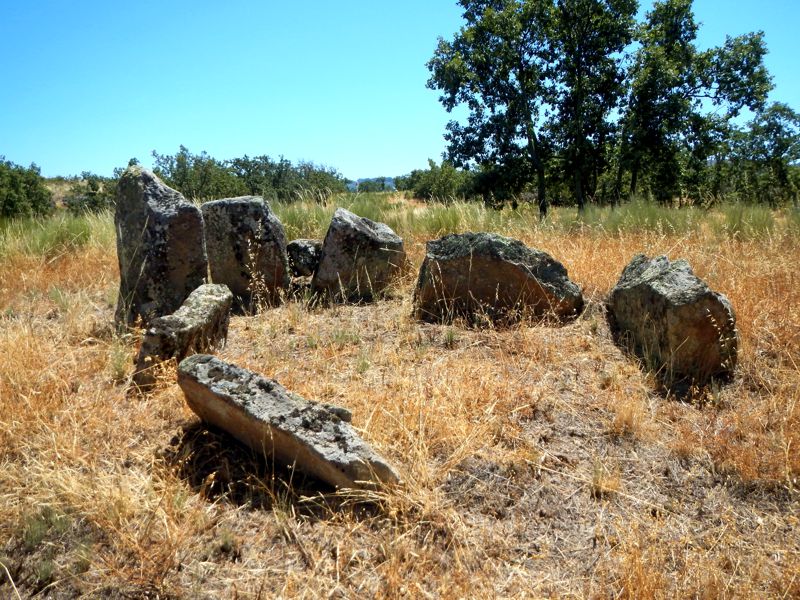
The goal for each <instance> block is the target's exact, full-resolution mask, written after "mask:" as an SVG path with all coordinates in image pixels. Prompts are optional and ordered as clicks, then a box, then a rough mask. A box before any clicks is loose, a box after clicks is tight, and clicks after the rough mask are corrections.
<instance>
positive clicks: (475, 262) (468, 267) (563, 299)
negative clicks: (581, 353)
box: [413, 232, 583, 322]
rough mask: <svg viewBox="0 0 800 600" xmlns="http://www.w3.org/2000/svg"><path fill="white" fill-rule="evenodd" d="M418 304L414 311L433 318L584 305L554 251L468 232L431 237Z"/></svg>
mask: <svg viewBox="0 0 800 600" xmlns="http://www.w3.org/2000/svg"><path fill="white" fill-rule="evenodd" d="M413 306H414V315H415V317H416V318H417V319H420V320H422V321H429V322H449V321H452V320H453V319H454V318H456V317H463V318H466V319H467V320H469V321H474V320H475V319H476V318H478V317H481V318H482V317H484V316H485V317H489V318H490V319H492V320H501V319H503V320H514V319H516V318H518V317H519V316H522V315H528V316H542V315H546V314H552V315H554V316H556V317H559V318H567V317H574V316H575V315H577V314H578V313H579V312H580V311H581V309H582V308H583V295H582V293H581V289H580V287H579V286H578V285H576V284H575V283H573V282H572V281H571V280H570V279H569V277H568V276H567V270H566V268H564V265H562V264H561V263H560V262H558V261H557V260H555V259H554V258H553V257H552V256H550V255H549V254H547V253H545V252H542V251H540V250H536V249H534V248H529V247H527V246H526V245H525V244H523V243H522V242H520V241H519V240H515V239H512V238H507V237H504V236H502V235H498V234H495V233H472V232H469V233H462V234H451V235H446V236H444V237H443V238H440V239H438V240H433V241H430V242H428V243H427V245H426V253H425V259H424V261H423V263H422V266H421V267H420V271H419V277H418V279H417V285H416V288H415V290H414V301H413Z"/></svg>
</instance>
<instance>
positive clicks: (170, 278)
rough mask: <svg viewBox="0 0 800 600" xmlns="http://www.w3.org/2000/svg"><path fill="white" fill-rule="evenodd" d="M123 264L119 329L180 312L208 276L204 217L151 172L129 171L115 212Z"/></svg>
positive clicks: (120, 187) (140, 169) (119, 186)
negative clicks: (139, 321)
mask: <svg viewBox="0 0 800 600" xmlns="http://www.w3.org/2000/svg"><path fill="white" fill-rule="evenodd" d="M114 226H115V228H116V231H117V257H118V259H119V274H120V282H119V300H118V302H117V311H116V316H115V320H116V322H117V327H118V328H125V327H126V326H130V325H133V324H134V323H135V322H136V320H137V319H138V318H139V317H141V319H142V322H143V324H144V325H145V326H147V325H149V323H150V321H152V320H153V319H154V318H156V317H160V316H163V315H168V314H170V313H173V312H175V311H176V310H178V307H180V305H181V304H183V301H184V300H186V297H187V296H188V295H189V294H190V293H191V292H192V290H194V289H195V288H197V287H198V286H199V285H202V284H203V283H205V281H206V278H207V276H208V262H207V260H206V245H205V240H204V238H203V217H202V215H201V214H200V209H198V208H197V207H196V206H195V205H194V204H192V203H191V202H188V201H187V200H186V199H185V198H184V197H183V196H182V195H181V194H180V193H178V192H176V191H175V190H173V189H171V188H169V187H167V186H166V185H164V183H162V181H161V180H160V179H159V178H158V177H156V176H155V175H153V173H151V172H150V171H147V170H146V169H142V168H141V167H139V166H134V167H129V168H128V169H127V170H126V171H125V173H123V174H122V177H121V178H120V180H119V185H118V186H117V204H116V209H115V212H114Z"/></svg>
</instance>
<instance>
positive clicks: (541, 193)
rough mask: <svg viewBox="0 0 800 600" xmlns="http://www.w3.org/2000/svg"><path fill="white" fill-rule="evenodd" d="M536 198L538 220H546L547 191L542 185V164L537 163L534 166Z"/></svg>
mask: <svg viewBox="0 0 800 600" xmlns="http://www.w3.org/2000/svg"><path fill="white" fill-rule="evenodd" d="M536 182H537V196H538V198H537V199H538V200H539V220H540V221H544V220H545V219H546V218H547V193H546V192H547V190H546V189H545V185H544V164H542V161H541V160H540V161H538V162H537V165H536Z"/></svg>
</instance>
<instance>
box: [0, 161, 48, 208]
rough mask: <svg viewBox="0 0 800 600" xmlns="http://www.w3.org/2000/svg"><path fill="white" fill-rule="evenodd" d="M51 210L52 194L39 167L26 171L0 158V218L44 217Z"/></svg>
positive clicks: (32, 167)
mask: <svg viewBox="0 0 800 600" xmlns="http://www.w3.org/2000/svg"><path fill="white" fill-rule="evenodd" d="M52 210H53V203H52V194H51V193H50V191H49V190H48V189H47V188H46V187H45V185H44V179H43V178H42V176H41V174H40V171H39V167H37V166H36V165H31V166H30V167H28V168H27V169H26V168H25V167H21V166H20V165H15V164H14V163H12V162H10V161H7V160H5V157H4V156H0V218H5V219H9V218H13V217H30V216H35V215H45V214H48V213H50V212H52Z"/></svg>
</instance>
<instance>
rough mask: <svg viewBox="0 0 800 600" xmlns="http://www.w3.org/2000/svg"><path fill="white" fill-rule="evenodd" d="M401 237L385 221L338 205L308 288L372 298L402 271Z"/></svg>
mask: <svg viewBox="0 0 800 600" xmlns="http://www.w3.org/2000/svg"><path fill="white" fill-rule="evenodd" d="M405 261H406V252H405V248H404V246H403V238H401V237H400V236H398V235H397V234H396V233H395V232H394V231H392V229H391V228H390V227H389V226H388V225H385V224H384V223H376V222H375V221H371V220H370V219H367V218H365V217H359V216H358V215H355V214H353V213H351V212H350V211H348V210H345V209H343V208H337V209H336V212H335V213H334V214H333V219H332V220H331V224H330V226H329V227H328V232H327V233H326V234H325V240H324V241H323V242H322V256H321V258H320V261H319V265H318V266H317V270H316V271H315V272H314V277H313V279H312V280H311V287H312V288H313V289H314V290H316V291H317V292H321V293H324V294H326V295H328V296H329V297H331V298H334V299H336V300H345V301H347V300H350V301H361V300H367V301H369V300H374V299H375V298H376V297H380V296H381V295H382V294H383V293H384V292H385V290H386V288H387V287H388V286H390V285H391V284H392V283H393V282H394V280H395V279H396V278H397V276H398V275H399V274H400V273H401V272H402V269H403V267H404V265H405Z"/></svg>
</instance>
